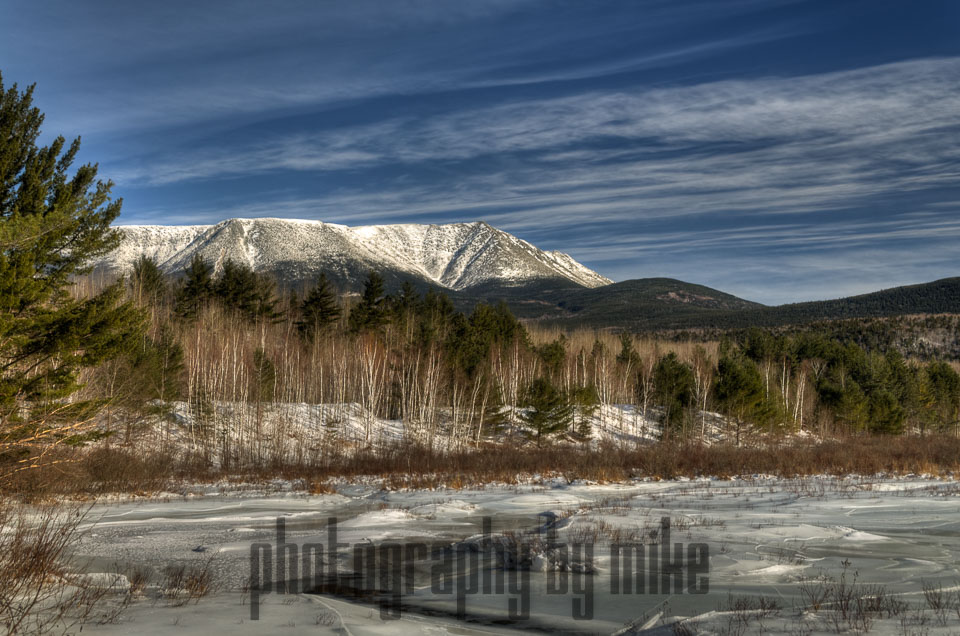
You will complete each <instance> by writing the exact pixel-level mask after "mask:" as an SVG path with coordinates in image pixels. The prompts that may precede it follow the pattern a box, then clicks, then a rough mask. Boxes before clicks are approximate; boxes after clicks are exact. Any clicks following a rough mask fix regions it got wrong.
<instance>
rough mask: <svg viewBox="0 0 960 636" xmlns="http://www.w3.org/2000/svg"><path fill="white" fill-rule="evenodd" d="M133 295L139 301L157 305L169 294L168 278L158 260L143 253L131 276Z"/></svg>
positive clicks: (134, 265)
mask: <svg viewBox="0 0 960 636" xmlns="http://www.w3.org/2000/svg"><path fill="white" fill-rule="evenodd" d="M130 285H131V287H132V291H133V297H134V298H135V299H136V300H137V302H140V303H144V304H147V305H151V306H154V307H156V306H157V305H159V304H160V303H161V302H162V301H163V299H164V297H165V296H166V295H167V279H166V277H164V275H163V272H162V271H160V267H159V266H158V265H157V262H156V261H155V260H153V259H152V258H150V257H148V256H146V255H145V254H141V255H140V258H138V259H137V262H136V263H134V264H133V274H132V276H131V277H130Z"/></svg>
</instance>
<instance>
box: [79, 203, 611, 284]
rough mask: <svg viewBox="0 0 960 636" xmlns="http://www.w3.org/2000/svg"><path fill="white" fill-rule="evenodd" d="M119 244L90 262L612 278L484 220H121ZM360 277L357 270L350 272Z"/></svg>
mask: <svg viewBox="0 0 960 636" xmlns="http://www.w3.org/2000/svg"><path fill="white" fill-rule="evenodd" d="M117 229H118V230H119V231H120V233H121V236H122V240H121V243H120V246H119V247H118V248H117V249H116V250H115V251H114V252H113V253H112V254H110V255H108V256H107V257H104V258H103V259H101V260H100V261H99V262H97V263H95V265H96V266H98V267H103V268H106V269H113V270H119V271H129V269H130V268H132V266H133V264H134V263H135V262H136V260H137V259H139V258H140V256H141V255H146V256H149V257H151V258H153V259H154V260H156V262H157V263H158V265H159V266H160V268H161V269H163V270H164V271H166V272H169V273H174V272H179V271H182V269H183V268H184V267H185V266H186V265H187V264H188V263H189V262H190V260H191V258H193V255H194V254H200V256H201V257H203V258H204V259H206V260H208V261H210V262H212V263H213V264H214V265H215V267H217V268H219V267H220V266H221V264H222V263H223V262H224V261H225V260H227V259H232V260H235V261H238V262H242V263H246V264H248V265H250V266H251V267H253V268H254V269H258V270H278V269H280V268H282V267H284V266H288V267H289V266H290V264H293V265H294V266H295V269H296V271H300V272H312V271H320V270H323V269H330V268H332V269H334V270H336V271H347V270H349V269H357V268H358V267H359V268H368V269H377V270H381V271H396V272H399V273H402V274H406V275H410V276H413V277H417V278H421V279H425V280H427V281H430V282H433V283H435V284H437V285H440V286H442V287H446V288H448V289H455V290H462V289H467V288H469V287H473V286H476V285H480V284H485V283H498V284H502V285H518V284H522V283H526V282H530V281H535V280H544V279H556V278H562V279H567V280H570V281H572V282H575V283H577V284H579V285H583V286H585V287H600V286H602V285H607V284H609V283H611V282H612V281H611V280H610V279H608V278H606V277H604V276H601V275H600V274H598V273H596V272H594V271H593V270H591V269H589V268H587V267H584V266H583V265H581V264H580V263H578V262H577V261H576V260H574V259H573V258H571V257H570V256H569V255H567V254H564V253H562V252H556V251H552V252H546V251H543V250H541V249H539V248H537V247H535V246H533V245H531V244H530V243H528V242H527V241H524V240H521V239H519V238H517V237H515V236H513V235H511V234H508V233H507V232H503V231H502V230H498V229H496V228H494V227H491V226H490V225H488V224H486V223H484V222H475V223H448V224H443V225H420V224H397V225H368V226H360V227H348V226H346V225H338V224H334V223H325V222H322V221H307V220H292V219H229V220H226V221H222V222H221V223H218V224H216V225H191V226H163V225H140V226H120V227H118V228H117ZM354 273H355V274H357V275H362V272H354Z"/></svg>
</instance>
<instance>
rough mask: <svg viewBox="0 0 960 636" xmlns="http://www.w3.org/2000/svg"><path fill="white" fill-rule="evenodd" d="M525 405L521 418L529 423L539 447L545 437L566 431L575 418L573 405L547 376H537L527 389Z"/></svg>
mask: <svg viewBox="0 0 960 636" xmlns="http://www.w3.org/2000/svg"><path fill="white" fill-rule="evenodd" d="M523 406H526V407H527V410H526V411H524V412H523V413H521V414H520V420H521V421H522V422H523V423H524V424H526V425H527V427H528V428H529V429H530V430H529V435H530V437H532V438H533V439H534V440H536V442H537V447H538V448H539V447H540V446H541V444H542V443H543V440H544V438H547V437H550V436H551V435H554V434H556V433H565V432H566V431H567V429H569V428H570V422H571V420H572V419H573V407H572V406H571V405H570V402H569V401H568V400H567V399H566V397H564V395H563V394H562V393H561V392H560V390H559V389H557V387H555V386H554V385H553V383H551V382H550V380H549V379H547V378H537V379H536V380H534V381H533V382H532V383H531V384H530V386H529V387H528V388H527V390H526V395H525V397H524V400H523Z"/></svg>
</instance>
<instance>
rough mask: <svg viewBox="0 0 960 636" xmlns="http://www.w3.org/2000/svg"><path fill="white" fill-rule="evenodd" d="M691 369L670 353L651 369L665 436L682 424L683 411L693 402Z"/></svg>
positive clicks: (674, 354)
mask: <svg viewBox="0 0 960 636" xmlns="http://www.w3.org/2000/svg"><path fill="white" fill-rule="evenodd" d="M693 385H694V381H693V369H691V368H690V365H688V364H686V363H684V362H681V361H680V359H679V358H678V357H677V354H676V353H673V352H670V353H668V354H667V355H665V356H663V357H662V358H660V359H659V360H657V365H656V366H655V367H654V369H653V387H654V396H655V398H656V399H657V401H658V402H659V403H660V406H662V407H663V430H664V433H665V434H668V433H669V431H670V430H671V429H673V428H677V426H678V425H680V424H682V423H683V412H684V409H685V408H686V407H688V406H690V404H691V402H692V401H693Z"/></svg>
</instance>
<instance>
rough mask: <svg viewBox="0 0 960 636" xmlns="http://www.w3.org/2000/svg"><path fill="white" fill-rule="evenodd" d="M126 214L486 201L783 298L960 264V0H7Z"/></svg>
mask: <svg viewBox="0 0 960 636" xmlns="http://www.w3.org/2000/svg"><path fill="white" fill-rule="evenodd" d="M0 72H2V73H3V80H4V83H5V84H6V85H9V84H11V83H13V82H18V83H19V84H20V85H21V86H25V85H27V84H30V83H33V82H36V83H37V93H36V97H35V102H36V104H37V105H38V106H39V107H40V108H41V109H42V110H43V111H44V112H46V114H47V119H46V123H45V131H46V133H48V134H49V135H52V134H64V135H66V136H68V137H71V136H75V135H82V137H83V151H82V157H81V158H82V159H83V160H86V161H95V162H98V163H99V164H100V167H101V174H102V175H103V176H105V177H108V178H110V179H112V180H113V181H115V182H116V186H115V188H114V192H115V194H116V195H118V196H122V197H123V198H124V207H123V214H122V215H121V218H120V222H121V223H124V224H133V223H158V224H185V223H214V222H216V221H219V220H222V219H225V218H231V217H238V216H239V217H254V216H277V217H291V218H310V219H319V220H323V221H330V222H337V223H346V224H348V225H361V224H371V223H399V222H415V223H439V222H448V221H472V220H481V219H482V220H486V221H488V222H489V223H491V224H492V225H494V226H497V227H500V228H502V229H504V230H507V231H509V232H512V233H514V234H517V235H518V236H520V237H522V238H525V239H527V240H529V241H531V242H532V243H534V244H535V245H537V246H539V247H542V248H545V249H559V250H562V251H566V252H568V253H570V254H571V255H573V256H574V257H575V258H577V259H578V260H580V261H581V262H583V263H584V264H586V265H588V266H590V267H592V268H594V269H596V270H598V271H599V272H601V273H603V274H606V275H607V276H610V277H611V278H613V279H615V280H625V279H629V278H642V277H648V276H669V277H674V278H680V279H683V280H687V281H691V282H696V283H701V284H706V285H710V286H712V287H717V288H719V289H722V290H724V291H727V292H730V293H734V294H737V295H739V296H742V297H745V298H749V299H751V300H757V301H760V302H765V303H779V302H791V301H799V300H808V299H818V298H831V297H837V296H843V295H848V294H853V293H861V292H867V291H872V290H876V289H881V288H887V287H892V286H896V285H901V284H908V283H916V282H923V281H928V280H933V279H936V278H942V277H946V276H958V275H960V2H955V1H953V0H942V1H939V2H934V1H923V0H910V1H902V2H892V1H885V0H862V1H861V0H824V1H808V2H804V1H801V0H729V1H722V0H702V1H690V2H687V1H679V0H663V1H659V0H657V1H633V2H627V1H622V2H603V1H590V2H586V1H569V2H567V1H562V0H556V1H544V2H540V1H536V0H511V1H500V0H491V1H487V2H480V1H477V2H470V1H467V0H464V1H456V0H445V1H436V2H433V1H417V0H382V1H379V2H369V1H365V0H351V1H350V2H346V1H344V2H319V1H309V2H290V1H284V2H270V3H268V2H244V1H236V0H232V1H229V2H227V1H223V2H212V1H209V2H181V1H179V0H173V1H165V2H151V3H147V2H121V1H116V2H106V1H100V2H98V1H91V2H75V1H56V0H51V1H45V2H37V1H34V0H31V1H29V2H27V1H20V0H0Z"/></svg>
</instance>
